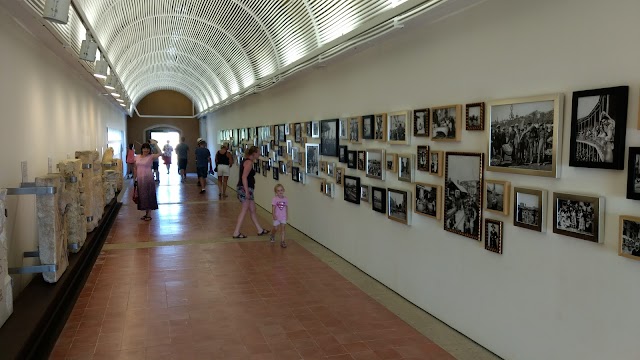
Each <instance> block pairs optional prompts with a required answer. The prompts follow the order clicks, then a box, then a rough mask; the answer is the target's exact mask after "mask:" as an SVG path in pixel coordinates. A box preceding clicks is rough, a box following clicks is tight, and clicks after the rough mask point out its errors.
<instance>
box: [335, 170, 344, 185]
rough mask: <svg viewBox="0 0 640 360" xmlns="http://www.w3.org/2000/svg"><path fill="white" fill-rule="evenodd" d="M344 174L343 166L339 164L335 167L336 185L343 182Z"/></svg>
mask: <svg viewBox="0 0 640 360" xmlns="http://www.w3.org/2000/svg"><path fill="white" fill-rule="evenodd" d="M343 176H344V168H343V167H341V166H336V169H335V179H336V185H341V186H342V184H343V181H342V178H343Z"/></svg>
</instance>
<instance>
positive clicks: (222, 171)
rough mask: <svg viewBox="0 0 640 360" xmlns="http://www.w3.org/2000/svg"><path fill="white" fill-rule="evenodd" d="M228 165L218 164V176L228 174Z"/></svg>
mask: <svg viewBox="0 0 640 360" xmlns="http://www.w3.org/2000/svg"><path fill="white" fill-rule="evenodd" d="M229 172H230V171H229V165H218V176H229Z"/></svg>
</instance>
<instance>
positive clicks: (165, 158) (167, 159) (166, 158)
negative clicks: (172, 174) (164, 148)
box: [162, 155, 171, 165]
mask: <svg viewBox="0 0 640 360" xmlns="http://www.w3.org/2000/svg"><path fill="white" fill-rule="evenodd" d="M162 161H164V163H165V164H167V165H169V164H171V156H164V155H163V156H162Z"/></svg>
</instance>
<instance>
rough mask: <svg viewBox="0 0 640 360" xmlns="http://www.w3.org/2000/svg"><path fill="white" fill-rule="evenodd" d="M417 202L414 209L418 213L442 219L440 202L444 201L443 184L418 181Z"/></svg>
mask: <svg viewBox="0 0 640 360" xmlns="http://www.w3.org/2000/svg"><path fill="white" fill-rule="evenodd" d="M415 201H416V203H415V207H414V208H413V210H414V211H415V213H416V214H420V215H424V216H428V217H432V218H434V219H436V220H440V216H441V214H440V204H441V203H442V186H440V185H433V184H424V183H416V200H415Z"/></svg>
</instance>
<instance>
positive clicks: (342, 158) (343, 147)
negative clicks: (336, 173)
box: [338, 145, 349, 164]
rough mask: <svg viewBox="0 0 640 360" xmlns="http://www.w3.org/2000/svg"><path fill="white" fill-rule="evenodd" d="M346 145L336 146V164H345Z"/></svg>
mask: <svg viewBox="0 0 640 360" xmlns="http://www.w3.org/2000/svg"><path fill="white" fill-rule="evenodd" d="M348 151H349V150H348V147H347V145H340V146H338V162H341V163H345V164H346V163H347V153H348Z"/></svg>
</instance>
